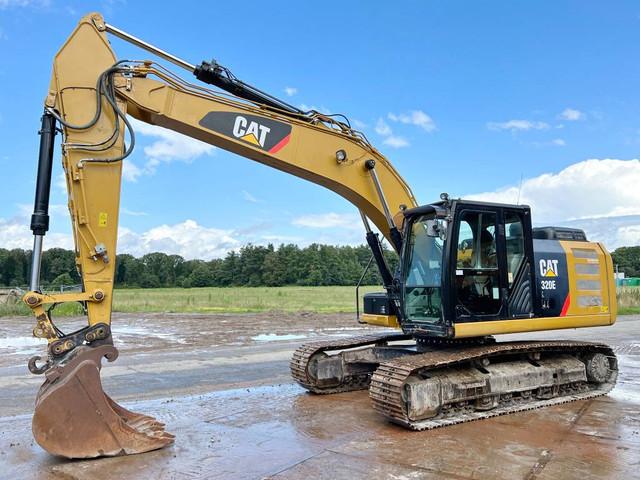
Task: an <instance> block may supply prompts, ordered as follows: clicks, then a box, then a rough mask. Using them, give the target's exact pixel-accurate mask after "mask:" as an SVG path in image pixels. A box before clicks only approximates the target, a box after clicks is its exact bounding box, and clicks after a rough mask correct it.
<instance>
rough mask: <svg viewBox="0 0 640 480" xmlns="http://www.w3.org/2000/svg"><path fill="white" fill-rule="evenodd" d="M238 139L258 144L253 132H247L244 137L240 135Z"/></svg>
mask: <svg viewBox="0 0 640 480" xmlns="http://www.w3.org/2000/svg"><path fill="white" fill-rule="evenodd" d="M240 140H244V141H245V142H249V143H253V144H254V145H258V146H260V142H258V139H257V138H256V136H255V135H254V134H253V133H248V134H246V135H245V136H244V137H240Z"/></svg>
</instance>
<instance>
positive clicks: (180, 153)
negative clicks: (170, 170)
mask: <svg viewBox="0 0 640 480" xmlns="http://www.w3.org/2000/svg"><path fill="white" fill-rule="evenodd" d="M130 121H131V124H132V125H133V128H134V130H135V132H136V134H140V135H143V136H146V137H152V138H156V139H157V140H156V141H154V142H153V143H152V144H151V145H148V146H146V147H144V154H145V156H146V157H147V163H146V164H145V165H144V168H140V167H138V166H136V165H135V164H133V163H131V162H126V161H125V164H124V167H123V176H124V178H125V179H126V180H129V181H136V180H137V178H138V177H139V176H141V175H143V174H146V175H151V174H154V173H155V171H156V169H157V167H158V165H160V164H161V163H171V162H174V161H180V162H185V163H191V162H192V161H194V160H195V159H196V158H198V157H200V156H202V155H212V154H213V152H214V151H215V147H214V146H213V145H209V144H208V143H204V142H201V141H200V140H196V139H194V138H191V137H188V136H186V135H182V134H181V133H178V132H174V131H173V130H168V129H166V128H162V127H159V126H157V125H150V124H148V123H144V122H141V121H139V120H136V119H135V118H130Z"/></svg>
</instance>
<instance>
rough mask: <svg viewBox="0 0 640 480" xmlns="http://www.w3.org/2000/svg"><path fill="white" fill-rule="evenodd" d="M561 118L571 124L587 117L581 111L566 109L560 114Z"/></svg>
mask: <svg viewBox="0 0 640 480" xmlns="http://www.w3.org/2000/svg"><path fill="white" fill-rule="evenodd" d="M559 117H560V118H562V119H563V120H567V121H569V122H575V121H576V120H584V119H585V118H586V115H585V114H584V113H582V112H581V111H580V110H576V109H574V108H565V109H564V110H563V111H562V113H560V115H559Z"/></svg>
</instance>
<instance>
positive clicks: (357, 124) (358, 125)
mask: <svg viewBox="0 0 640 480" xmlns="http://www.w3.org/2000/svg"><path fill="white" fill-rule="evenodd" d="M351 123H352V124H353V127H354V128H355V129H356V130H364V129H365V128H367V127H368V126H369V125H367V124H366V123H364V122H363V121H361V120H358V119H357V118H354V119H353V120H352V121H351Z"/></svg>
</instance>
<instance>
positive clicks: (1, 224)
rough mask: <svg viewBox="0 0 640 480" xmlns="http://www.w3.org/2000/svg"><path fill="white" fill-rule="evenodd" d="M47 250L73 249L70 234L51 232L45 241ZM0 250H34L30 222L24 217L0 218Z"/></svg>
mask: <svg viewBox="0 0 640 480" xmlns="http://www.w3.org/2000/svg"><path fill="white" fill-rule="evenodd" d="M44 245H45V248H53V247H60V248H66V249H72V248H73V239H72V237H71V235H70V234H64V233H55V232H49V233H47V235H46V236H45V240H44ZM0 248H7V249H9V250H10V249H13V248H23V249H25V250H30V249H31V248H33V234H32V233H31V230H29V220H28V218H25V217H24V216H18V217H14V218H9V219H5V218H0Z"/></svg>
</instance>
